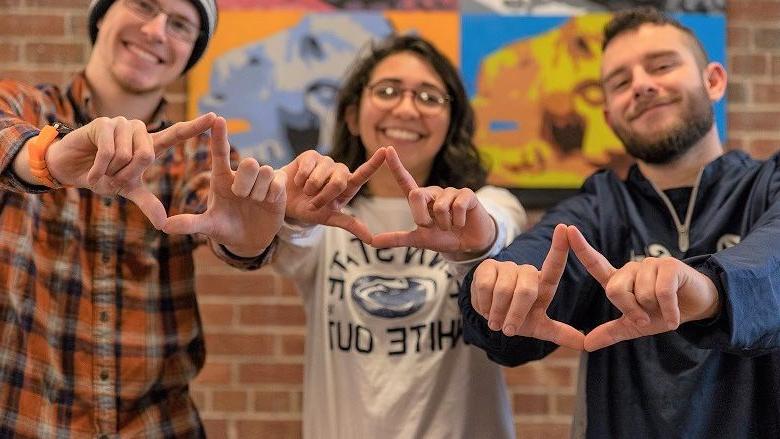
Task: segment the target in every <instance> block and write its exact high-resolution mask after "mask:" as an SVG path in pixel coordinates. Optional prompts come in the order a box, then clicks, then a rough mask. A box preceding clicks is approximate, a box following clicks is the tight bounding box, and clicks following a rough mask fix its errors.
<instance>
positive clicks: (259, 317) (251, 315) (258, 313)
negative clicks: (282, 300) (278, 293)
mask: <svg viewBox="0 0 780 439" xmlns="http://www.w3.org/2000/svg"><path fill="white" fill-rule="evenodd" d="M239 316H240V317H239V321H240V322H241V324H242V325H263V326H268V325H284V326H301V325H303V324H305V323H306V314H305V313H304V312H303V307H302V306H301V305H243V306H242V307H241V308H240V310H239Z"/></svg>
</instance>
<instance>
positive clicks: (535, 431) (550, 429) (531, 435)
mask: <svg viewBox="0 0 780 439" xmlns="http://www.w3.org/2000/svg"><path fill="white" fill-rule="evenodd" d="M515 429H516V430H517V437H518V438H522V439H569V437H570V435H571V433H570V432H569V431H570V430H571V426H570V425H569V424H555V423H547V422H542V423H536V422H534V423H530V422H520V423H519V424H516V425H515Z"/></svg>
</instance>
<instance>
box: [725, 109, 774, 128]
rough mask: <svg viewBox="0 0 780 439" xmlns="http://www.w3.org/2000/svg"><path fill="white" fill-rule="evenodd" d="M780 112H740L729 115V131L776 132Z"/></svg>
mask: <svg viewBox="0 0 780 439" xmlns="http://www.w3.org/2000/svg"><path fill="white" fill-rule="evenodd" d="M778 120H780V111H740V112H738V113H730V114H729V129H733V130H745V131H756V130H759V131H768V132H772V131H776V130H777V129H778V124H777V121H778Z"/></svg>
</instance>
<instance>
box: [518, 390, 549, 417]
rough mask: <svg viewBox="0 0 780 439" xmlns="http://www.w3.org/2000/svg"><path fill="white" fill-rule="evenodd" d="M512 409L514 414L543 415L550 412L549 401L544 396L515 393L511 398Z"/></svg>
mask: <svg viewBox="0 0 780 439" xmlns="http://www.w3.org/2000/svg"><path fill="white" fill-rule="evenodd" d="M512 407H514V411H515V413H516V414H521V415H544V414H548V413H549V412H550V401H549V398H548V396H547V395H546V394H544V395H531V394H527V393H515V394H514V395H513V396H512Z"/></svg>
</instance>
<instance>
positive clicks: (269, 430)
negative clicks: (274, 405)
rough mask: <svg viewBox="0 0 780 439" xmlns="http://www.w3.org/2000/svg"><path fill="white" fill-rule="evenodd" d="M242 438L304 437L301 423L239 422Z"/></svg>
mask: <svg viewBox="0 0 780 439" xmlns="http://www.w3.org/2000/svg"><path fill="white" fill-rule="evenodd" d="M237 429H238V437H240V438H274V439H298V438H300V437H301V436H302V434H303V432H302V430H301V422H300V421H248V420H241V421H238V422H237Z"/></svg>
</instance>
